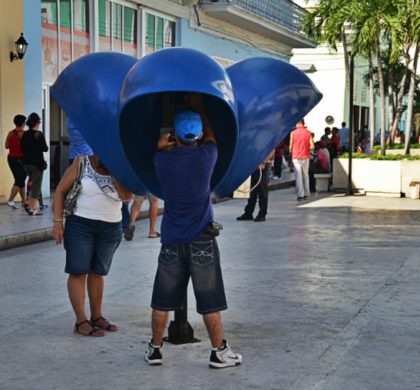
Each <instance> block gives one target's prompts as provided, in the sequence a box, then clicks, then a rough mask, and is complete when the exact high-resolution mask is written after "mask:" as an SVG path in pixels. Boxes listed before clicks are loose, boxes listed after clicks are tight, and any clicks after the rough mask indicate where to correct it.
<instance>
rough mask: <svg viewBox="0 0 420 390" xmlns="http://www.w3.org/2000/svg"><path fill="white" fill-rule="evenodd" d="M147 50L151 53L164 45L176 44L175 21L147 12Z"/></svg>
mask: <svg viewBox="0 0 420 390" xmlns="http://www.w3.org/2000/svg"><path fill="white" fill-rule="evenodd" d="M146 23H147V26H146V51H147V53H151V52H153V51H155V50H158V49H162V48H164V47H172V46H175V22H173V21H171V20H168V19H165V18H163V17H160V16H156V15H152V14H147V17H146Z"/></svg>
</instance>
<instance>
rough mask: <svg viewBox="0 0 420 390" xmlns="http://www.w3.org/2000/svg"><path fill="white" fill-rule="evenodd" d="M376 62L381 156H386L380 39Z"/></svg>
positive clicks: (377, 46) (376, 44)
mask: <svg viewBox="0 0 420 390" xmlns="http://www.w3.org/2000/svg"><path fill="white" fill-rule="evenodd" d="M375 50H376V60H377V61H378V81H379V96H380V99H381V154H382V155H383V156H385V85H384V74H383V71H382V62H381V48H380V44H379V37H377V38H376V41H375Z"/></svg>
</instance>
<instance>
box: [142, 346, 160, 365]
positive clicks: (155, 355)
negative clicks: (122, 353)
mask: <svg viewBox="0 0 420 390" xmlns="http://www.w3.org/2000/svg"><path fill="white" fill-rule="evenodd" d="M162 346H163V345H161V346H160V347H156V346H154V345H152V343H148V344H147V351H146V355H144V360H146V362H147V363H149V364H150V365H151V366H160V365H162V361H163V355H162Z"/></svg>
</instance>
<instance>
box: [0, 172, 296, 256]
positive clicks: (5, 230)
mask: <svg viewBox="0 0 420 390" xmlns="http://www.w3.org/2000/svg"><path fill="white" fill-rule="evenodd" d="M293 185H294V176H293V174H291V173H289V172H285V174H284V175H283V177H282V178H281V179H280V180H276V181H272V182H271V183H270V190H277V189H281V188H287V187H290V186H293ZM44 202H45V204H46V205H48V206H49V207H48V208H47V209H46V210H44V211H43V215H40V216H36V217H31V216H29V215H28V214H27V213H26V212H25V210H23V208H21V207H20V208H19V209H17V210H13V209H11V208H10V207H9V206H8V205H7V204H1V205H0V251H1V250H4V249H9V248H16V247H19V246H22V245H27V244H33V243H36V242H41V241H46V240H51V239H52V220H53V214H52V210H51V202H52V199H44ZM18 205H19V206H20V203H18ZM148 210H149V204H148V202H147V201H145V202H144V203H143V206H142V211H141V213H140V215H139V219H144V218H148ZM162 211H163V202H162V201H160V200H159V214H161V213H162Z"/></svg>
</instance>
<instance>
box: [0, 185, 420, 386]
mask: <svg viewBox="0 0 420 390" xmlns="http://www.w3.org/2000/svg"><path fill="white" fill-rule="evenodd" d="M245 203H246V201H245V200H243V199H242V200H240V199H238V200H232V201H228V202H221V203H219V204H216V205H215V207H214V211H215V217H216V219H217V220H218V221H219V222H221V223H222V224H223V226H224V229H223V233H222V234H221V235H220V237H219V238H218V245H219V248H220V253H221V263H222V269H223V277H224V285H225V290H226V295H227V300H228V305H229V309H228V310H227V311H225V312H223V314H222V317H223V326H224V334H225V337H226V339H227V340H228V341H229V343H230V344H231V345H232V348H233V350H234V351H237V352H239V353H241V354H242V355H243V359H244V360H243V365H242V366H240V367H238V368H232V369H226V370H221V371H218V370H210V369H209V368H208V357H209V354H210V343H209V341H208V338H207V336H206V331H205V326H204V325H203V323H202V320H201V317H200V316H199V315H197V313H196V312H195V299H194V295H193V293H192V287H191V285H190V286H189V290H188V296H189V299H188V302H189V305H188V319H189V322H190V324H191V326H192V327H193V329H194V333H195V337H197V338H198V339H200V340H201V342H199V343H194V344H188V345H170V344H167V343H165V344H164V359H165V360H164V364H163V366H162V367H149V366H148V365H147V364H146V363H145V362H144V359H143V356H144V351H145V347H146V343H147V342H148V341H149V340H150V338H151V331H150V312H151V310H150V298H151V295H152V286H153V280H154V276H155V272H156V265H157V258H158V254H159V250H160V243H159V240H151V239H147V227H148V222H147V221H146V220H143V221H139V223H138V226H137V229H136V234H135V236H134V239H133V240H132V241H130V242H128V241H123V242H122V243H121V245H120V247H119V248H118V250H117V251H116V253H115V256H114V260H113V263H112V268H111V272H110V274H109V275H108V276H107V278H106V287H105V297H104V313H103V314H104V316H105V317H108V318H109V319H110V320H112V321H113V322H114V323H115V324H117V325H118V327H119V331H118V332H116V333H107V335H106V336H105V337H104V338H98V339H95V338H86V337H81V336H78V335H75V334H73V331H72V327H73V325H74V314H73V311H72V309H71V306H70V303H69V301H68V296H67V291H66V279H67V278H66V275H65V274H64V272H63V270H64V263H65V251H64V248H63V246H62V245H55V244H54V243H53V242H52V241H45V242H42V243H39V244H35V245H26V246H22V247H20V248H15V249H12V250H4V251H1V252H0V267H1V273H0V307H1V310H0V351H1V353H0V389H5V390H24V389H25V390H27V389H30V390H49V389H55V390H80V389H87V390H97V389H101V390H120V389H121V390H169V389H170V390H198V389H199V390H214V389H229V390H230V389H233V390H236V389H246V390H248V389H253V390H406V389H407V390H408V389H418V388H419V387H420V370H419V366H420V343H419V340H420V309H419V299H418V297H419V296H420V255H419V253H420V241H419V239H418V237H419V236H420V224H419V220H420V201H419V200H412V199H390V198H382V199H381V198H373V197H357V196H353V197H348V196H345V195H342V194H334V193H327V194H313V195H312V196H311V197H310V199H309V200H308V201H303V202H297V201H296V194H295V192H294V188H287V189H283V190H281V191H273V192H271V193H270V196H269V206H268V207H269V211H268V215H267V221H266V222H264V223H254V222H253V221H244V222H238V221H237V220H236V217H237V216H239V215H241V213H242V212H243V207H244V205H245ZM11 211H13V210H11ZM27 218H29V217H27ZM22 220H23V221H24V219H23V217H22ZM160 220H161V219H160V218H159V221H158V222H160ZM88 315H89V314H88ZM172 318H173V317H172V314H171V319H172Z"/></svg>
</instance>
